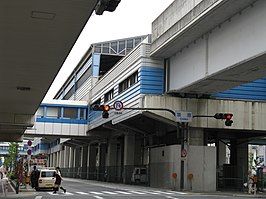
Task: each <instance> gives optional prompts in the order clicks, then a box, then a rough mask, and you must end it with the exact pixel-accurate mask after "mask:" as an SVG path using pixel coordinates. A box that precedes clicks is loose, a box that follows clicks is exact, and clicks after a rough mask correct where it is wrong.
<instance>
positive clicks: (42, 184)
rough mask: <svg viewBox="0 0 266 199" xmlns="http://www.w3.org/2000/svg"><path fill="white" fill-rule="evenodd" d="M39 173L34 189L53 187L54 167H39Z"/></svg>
mask: <svg viewBox="0 0 266 199" xmlns="http://www.w3.org/2000/svg"><path fill="white" fill-rule="evenodd" d="M39 171H40V175H39V179H38V184H37V187H36V190H37V191H38V190H40V189H52V188H53V187H54V182H55V177H54V173H55V169H54V168H53V169H49V168H43V169H40V170H39Z"/></svg>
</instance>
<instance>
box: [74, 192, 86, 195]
mask: <svg viewBox="0 0 266 199" xmlns="http://www.w3.org/2000/svg"><path fill="white" fill-rule="evenodd" d="M76 193H78V194H81V195H89V194H88V193H85V192H81V191H78V192H76Z"/></svg>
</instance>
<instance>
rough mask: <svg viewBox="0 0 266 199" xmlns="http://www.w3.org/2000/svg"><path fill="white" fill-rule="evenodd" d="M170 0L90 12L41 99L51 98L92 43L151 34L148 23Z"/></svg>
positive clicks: (138, 0) (129, 1) (136, 1)
mask: <svg viewBox="0 0 266 199" xmlns="http://www.w3.org/2000/svg"><path fill="white" fill-rule="evenodd" d="M173 1H174V0H121V2H120V4H119V5H118V7H117V9H116V10H115V11H114V12H104V13H103V15H100V16H98V15H96V14H95V13H93V14H92V16H91V17H90V19H89V21H88V23H87V24H86V26H85V28H84V30H83V31H82V33H81V35H80V37H79V38H78V40H77V42H76V44H75V46H74V47H73V49H72V51H71V52H70V54H69V56H68V58H67V59H66V61H65V63H64V65H63V66H62V68H61V70H60V72H59V73H58V75H57V77H56V78H55V80H54V82H53V84H52V86H51V88H50V89H49V91H48V93H47V94H46V96H45V100H49V99H52V98H53V97H54V96H55V94H56V93H57V91H58V90H59V89H60V87H61V86H62V85H63V83H64V82H65V80H66V79H67V78H68V76H69V75H70V73H71V72H72V70H73V69H74V68H75V67H76V66H77V64H78V62H79V61H80V59H81V58H82V56H83V55H84V53H85V52H86V50H87V49H88V48H89V46H90V45H91V44H92V43H97V42H103V41H109V40H115V39H121V38H127V37H134V36H139V35H145V34H150V33H151V23H152V22H153V21H154V20H155V19H156V18H157V17H158V16H159V15H160V14H161V13H162V12H163V11H164V10H165V9H166V8H167V7H168V6H169V5H170V4H171V3H172V2H173Z"/></svg>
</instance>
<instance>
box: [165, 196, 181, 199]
mask: <svg viewBox="0 0 266 199" xmlns="http://www.w3.org/2000/svg"><path fill="white" fill-rule="evenodd" d="M165 197H166V198H169V199H179V198H175V197H173V196H165Z"/></svg>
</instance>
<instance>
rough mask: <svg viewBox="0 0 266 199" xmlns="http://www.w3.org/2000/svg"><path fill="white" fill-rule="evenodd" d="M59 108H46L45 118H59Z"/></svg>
mask: <svg viewBox="0 0 266 199" xmlns="http://www.w3.org/2000/svg"><path fill="white" fill-rule="evenodd" d="M60 115H61V108H59V107H47V109H46V117H47V118H60Z"/></svg>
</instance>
